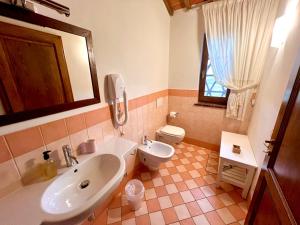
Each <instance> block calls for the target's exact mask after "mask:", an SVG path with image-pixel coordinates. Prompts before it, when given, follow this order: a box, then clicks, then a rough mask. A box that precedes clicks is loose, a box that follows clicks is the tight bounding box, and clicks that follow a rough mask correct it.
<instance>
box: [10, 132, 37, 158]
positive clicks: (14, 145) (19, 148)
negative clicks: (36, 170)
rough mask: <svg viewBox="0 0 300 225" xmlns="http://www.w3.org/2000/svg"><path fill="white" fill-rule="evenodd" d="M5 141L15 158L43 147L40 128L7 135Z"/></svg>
mask: <svg viewBox="0 0 300 225" xmlns="http://www.w3.org/2000/svg"><path fill="white" fill-rule="evenodd" d="M5 139H6V141H7V143H8V146H9V148H10V150H11V152H12V154H13V156H14V157H17V156H20V155H22V154H25V153H27V152H30V151H32V150H34V149H37V148H39V147H42V146H43V139H42V135H41V132H40V129H39V127H33V128H29V129H26V130H22V131H18V132H15V133H12V134H7V135H5Z"/></svg>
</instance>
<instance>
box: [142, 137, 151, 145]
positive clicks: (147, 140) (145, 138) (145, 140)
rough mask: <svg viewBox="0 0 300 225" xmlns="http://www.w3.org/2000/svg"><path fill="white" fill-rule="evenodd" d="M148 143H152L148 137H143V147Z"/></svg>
mask: <svg viewBox="0 0 300 225" xmlns="http://www.w3.org/2000/svg"><path fill="white" fill-rule="evenodd" d="M148 142H150V143H152V141H151V140H150V139H149V138H148V136H147V135H145V136H144V138H143V145H148Z"/></svg>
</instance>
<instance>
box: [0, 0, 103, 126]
mask: <svg viewBox="0 0 300 225" xmlns="http://www.w3.org/2000/svg"><path fill="white" fill-rule="evenodd" d="M98 102H100V96H99V89H98V83H97V74H96V67H95V61H94V56H93V49H92V37H91V32H90V31H88V30H86V29H83V28H79V27H76V26H73V25H70V24H66V23H63V22H60V21H57V20H54V19H51V18H48V17H45V16H42V15H38V14H35V13H33V12H30V11H27V10H25V9H22V8H18V7H15V6H11V5H7V4H5V3H0V126H2V125H6V124H10V123H14V122H19V121H23V120H27V119H32V118H36V117H40V116H44V115H49V114H52V113H57V112H61V111H66V110H70V109H74V108H78V107H83V106H86V105H90V104H95V103H98Z"/></svg>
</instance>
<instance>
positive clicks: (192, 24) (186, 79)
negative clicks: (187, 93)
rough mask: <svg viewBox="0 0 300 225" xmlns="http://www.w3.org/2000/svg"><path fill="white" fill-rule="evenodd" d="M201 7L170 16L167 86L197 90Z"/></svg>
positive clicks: (201, 41)
mask: <svg viewBox="0 0 300 225" xmlns="http://www.w3.org/2000/svg"><path fill="white" fill-rule="evenodd" d="M204 32H205V31H204V20H203V14H202V8H201V7H200V8H195V9H192V10H189V11H184V10H180V11H176V12H175V13H174V16H173V17H172V18H171V31H170V72H169V88H174V89H188V90H198V85H199V74H200V67H201V58H202V45H203V37H204Z"/></svg>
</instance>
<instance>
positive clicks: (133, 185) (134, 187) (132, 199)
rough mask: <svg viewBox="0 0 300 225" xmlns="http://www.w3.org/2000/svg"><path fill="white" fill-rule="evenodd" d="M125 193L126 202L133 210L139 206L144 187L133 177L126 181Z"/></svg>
mask: <svg viewBox="0 0 300 225" xmlns="http://www.w3.org/2000/svg"><path fill="white" fill-rule="evenodd" d="M125 193H126V197H127V200H128V203H129V204H130V205H131V207H132V208H133V209H134V210H138V209H139V208H141V204H142V201H143V198H144V193H145V188H144V185H143V183H142V182H141V181H140V180H137V179H134V180H130V181H128V183H127V184H126V186H125Z"/></svg>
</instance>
